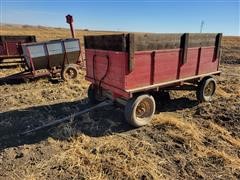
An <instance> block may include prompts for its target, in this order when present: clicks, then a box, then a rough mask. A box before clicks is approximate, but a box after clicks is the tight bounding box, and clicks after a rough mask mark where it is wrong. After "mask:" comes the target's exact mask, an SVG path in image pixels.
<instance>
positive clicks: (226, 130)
mask: <svg viewBox="0 0 240 180" xmlns="http://www.w3.org/2000/svg"><path fill="white" fill-rule="evenodd" d="M1 28H2V29H1V34H15V35H17V34H35V35H36V36H37V40H38V41H42V40H49V39H56V38H66V37H69V36H70V33H69V30H67V29H61V28H46V27H31V26H15V25H14V26H13V25H5V26H2V27H1ZM101 33H106V32H91V31H81V30H78V31H77V33H76V34H77V37H78V38H80V39H81V40H82V35H85V34H101ZM220 68H221V71H222V74H221V76H219V77H217V82H218V88H217V92H216V96H215V98H214V100H213V101H212V102H211V103H201V104H199V103H198V102H197V101H196V97H195V93H194V92H176V91H173V92H171V100H170V101H168V102H164V103H161V104H160V105H158V107H157V109H158V110H157V111H158V112H157V113H156V114H155V116H154V119H153V122H152V123H151V124H150V125H148V126H145V127H141V128H138V129H134V128H132V127H131V126H129V125H128V124H127V123H125V122H124V116H123V112H122V110H121V109H118V108H110V107H106V108H102V109H99V110H96V111H93V112H91V113H88V114H85V115H83V116H79V117H75V118H73V117H72V118H71V120H70V122H69V123H66V124H61V125H59V126H57V127H54V128H51V129H45V130H44V131H41V132H38V133H35V134H32V135H29V136H19V133H21V132H23V131H25V130H28V129H31V128H33V127H36V126H39V125H42V124H45V123H47V122H51V121H53V120H55V119H58V118H62V117H65V116H67V115H70V114H73V113H75V112H79V111H80V110H82V109H84V108H87V107H89V106H90V105H89V103H88V99H87V95H86V92H87V88H88V85H89V83H88V82H86V81H85V80H84V71H81V72H80V73H79V78H78V79H77V80H73V81H70V82H59V83H55V82H51V81H49V80H48V79H44V78H42V79H38V80H35V81H31V82H27V83H18V84H1V85H0V94H1V95H0V179H240V73H239V72H240V37H224V39H223V54H222V63H221V67H220ZM20 69H21V67H18V66H17V67H15V68H7V67H4V68H3V67H2V68H1V69H0V77H3V76H5V75H9V74H12V73H15V72H17V71H19V70H20Z"/></svg>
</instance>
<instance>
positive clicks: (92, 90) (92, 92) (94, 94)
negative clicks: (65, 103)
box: [88, 84, 106, 104]
mask: <svg viewBox="0 0 240 180" xmlns="http://www.w3.org/2000/svg"><path fill="white" fill-rule="evenodd" d="M100 93H101V92H100V90H98V89H97V88H96V86H94V85H93V84H90V86H89V87H88V99H89V101H90V102H91V103H92V104H97V103H100V102H102V101H104V100H105V99H106V97H104V96H102V95H101V94H100Z"/></svg>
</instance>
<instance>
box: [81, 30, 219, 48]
mask: <svg viewBox="0 0 240 180" xmlns="http://www.w3.org/2000/svg"><path fill="white" fill-rule="evenodd" d="M129 34H134V40H133V41H134V44H131V46H134V47H130V48H134V50H135V51H146V50H160V49H176V48H181V37H182V35H183V34H181V33H179V34H166V33H161V34H157V33H125V34H115V35H101V36H98V35H97V36H85V37H84V40H85V48H86V49H100V50H112V51H124V52H128V50H129V49H130V48H129V43H130V42H131V41H130V40H129V38H130V37H131V36H129ZM216 36H217V34H215V33H189V40H188V47H189V48H191V47H207V46H215V45H216Z"/></svg>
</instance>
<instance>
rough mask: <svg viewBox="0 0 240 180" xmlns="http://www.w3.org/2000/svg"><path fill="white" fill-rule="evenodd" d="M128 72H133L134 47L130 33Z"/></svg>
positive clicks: (132, 36)
mask: <svg viewBox="0 0 240 180" xmlns="http://www.w3.org/2000/svg"><path fill="white" fill-rule="evenodd" d="M128 40H129V42H128V44H129V46H128V70H129V72H132V71H133V68H134V52H135V46H134V42H135V41H134V34H132V33H130V34H129V37H128Z"/></svg>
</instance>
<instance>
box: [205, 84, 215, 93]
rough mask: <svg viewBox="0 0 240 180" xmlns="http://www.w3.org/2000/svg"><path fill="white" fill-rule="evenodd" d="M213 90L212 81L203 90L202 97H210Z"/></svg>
mask: <svg viewBox="0 0 240 180" xmlns="http://www.w3.org/2000/svg"><path fill="white" fill-rule="evenodd" d="M214 90H215V83H214V82H213V81H210V82H209V83H208V84H207V85H206V86H205V89H204V95H205V96H212V95H213V93H214Z"/></svg>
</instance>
